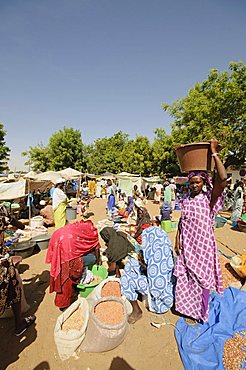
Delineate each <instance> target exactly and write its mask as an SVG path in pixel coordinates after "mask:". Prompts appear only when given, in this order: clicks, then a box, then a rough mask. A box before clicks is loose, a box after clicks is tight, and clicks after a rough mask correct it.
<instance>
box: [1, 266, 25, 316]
mask: <svg viewBox="0 0 246 370" xmlns="http://www.w3.org/2000/svg"><path fill="white" fill-rule="evenodd" d="M20 299H21V287H20V285H19V282H18V280H17V277H16V271H15V268H14V266H13V263H12V261H11V260H10V259H9V260H6V261H5V262H4V263H3V264H0V316H1V315H2V314H3V313H4V311H5V308H7V307H10V306H11V305H12V304H14V303H17V302H19V301H20Z"/></svg>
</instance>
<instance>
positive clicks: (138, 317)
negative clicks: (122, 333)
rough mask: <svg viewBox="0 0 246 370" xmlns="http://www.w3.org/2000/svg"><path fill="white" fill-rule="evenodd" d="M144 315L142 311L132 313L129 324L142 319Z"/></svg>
mask: <svg viewBox="0 0 246 370" xmlns="http://www.w3.org/2000/svg"><path fill="white" fill-rule="evenodd" d="M142 316H143V314H142V312H140V313H137V314H131V315H130V316H129V317H128V322H129V324H135V322H136V321H138V320H140V319H141V317H142Z"/></svg>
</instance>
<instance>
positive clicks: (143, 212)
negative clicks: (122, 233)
mask: <svg viewBox="0 0 246 370" xmlns="http://www.w3.org/2000/svg"><path fill="white" fill-rule="evenodd" d="M136 208H137V222H136V224H137V228H136V231H135V234H134V236H133V237H134V239H136V240H137V242H138V243H139V244H141V243H142V235H141V234H142V232H143V230H144V229H146V228H148V227H150V226H151V219H150V215H149V212H148V211H147V209H146V208H145V207H137V206H136Z"/></svg>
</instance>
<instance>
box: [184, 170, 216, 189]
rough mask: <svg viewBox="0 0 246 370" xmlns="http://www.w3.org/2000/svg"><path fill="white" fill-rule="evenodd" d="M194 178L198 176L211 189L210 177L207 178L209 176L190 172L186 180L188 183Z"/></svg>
mask: <svg viewBox="0 0 246 370" xmlns="http://www.w3.org/2000/svg"><path fill="white" fill-rule="evenodd" d="M194 176H198V177H200V178H201V179H203V180H205V183H206V185H208V186H209V187H210V188H211V187H212V183H211V180H210V176H209V174H208V173H207V172H204V171H191V172H189V174H188V180H189V181H190V179H191V178H192V177H194Z"/></svg>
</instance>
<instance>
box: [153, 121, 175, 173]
mask: <svg viewBox="0 0 246 370" xmlns="http://www.w3.org/2000/svg"><path fill="white" fill-rule="evenodd" d="M154 133H155V137H154V141H153V143H152V156H153V164H152V173H153V174H156V175H160V176H164V175H165V174H171V175H176V174H178V173H179V172H180V170H179V166H178V163H177V158H176V154H175V153H174V151H173V147H174V144H173V138H172V136H171V135H167V134H166V132H165V130H164V129H162V128H157V129H155V131H154Z"/></svg>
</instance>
